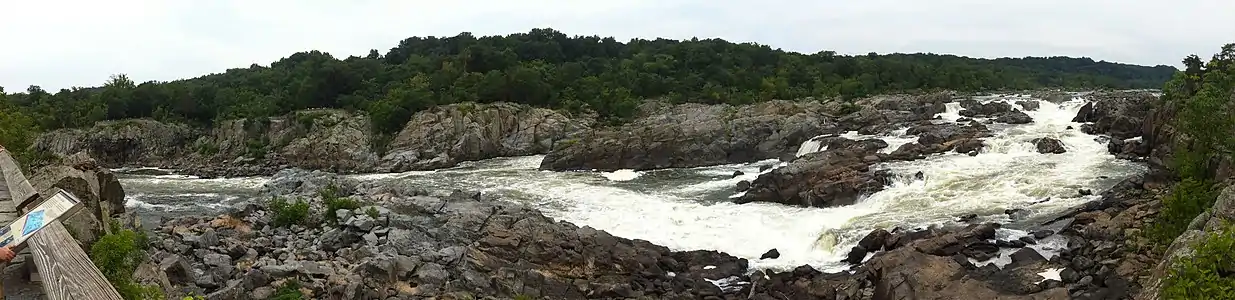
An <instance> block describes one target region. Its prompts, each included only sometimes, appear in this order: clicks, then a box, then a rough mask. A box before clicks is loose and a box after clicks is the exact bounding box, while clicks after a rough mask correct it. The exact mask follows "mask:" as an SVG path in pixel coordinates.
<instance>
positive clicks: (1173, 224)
mask: <svg viewBox="0 0 1235 300" xmlns="http://www.w3.org/2000/svg"><path fill="white" fill-rule="evenodd" d="M1217 197H1218V191H1215V190H1214V189H1213V184H1212V183H1210V182H1208V181H1201V180H1198V179H1196V178H1192V177H1186V178H1184V180H1183V181H1181V182H1179V183H1178V184H1176V185H1175V187H1174V188H1173V189H1172V190H1171V194H1170V195H1168V196H1166V198H1163V199H1162V211H1160V212H1158V217H1157V220H1155V221H1154V223H1153V225H1152V226H1150V227H1149V232H1148V233H1149V238H1150V240H1153V241H1157V244H1158V246H1160V247H1165V246H1169V245H1170V244H1171V241H1173V240H1175V237H1178V236H1179V235H1180V234H1182V233H1184V231H1185V230H1187V229H1188V224H1190V223H1192V219H1193V218H1196V216H1197V215H1200V214H1201V213H1203V212H1205V210H1207V209H1209V207H1210V206H1213V205H1214V200H1216V199H1217Z"/></svg>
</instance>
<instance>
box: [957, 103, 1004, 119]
mask: <svg viewBox="0 0 1235 300" xmlns="http://www.w3.org/2000/svg"><path fill="white" fill-rule="evenodd" d="M961 107H962V108H964V110H961V111H960V115H961V116H965V117H991V116H995V115H998V114H1000V113H1006V112H1010V111H1012V105H1010V104H1007V103H1004V102H999V101H994V102H987V103H981V102H978V101H975V100H965V101H961Z"/></svg>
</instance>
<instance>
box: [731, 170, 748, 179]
mask: <svg viewBox="0 0 1235 300" xmlns="http://www.w3.org/2000/svg"><path fill="white" fill-rule="evenodd" d="M742 175H746V173H743V172H742V171H733V176H729V178H737V177H738V176H742Z"/></svg>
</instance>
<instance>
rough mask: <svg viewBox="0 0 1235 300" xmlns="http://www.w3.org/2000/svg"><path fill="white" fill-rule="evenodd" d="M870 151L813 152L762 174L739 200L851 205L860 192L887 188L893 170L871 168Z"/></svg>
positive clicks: (815, 204) (803, 204)
mask: <svg viewBox="0 0 1235 300" xmlns="http://www.w3.org/2000/svg"><path fill="white" fill-rule="evenodd" d="M865 156H866V152H865V151H862V150H855V149H844V148H842V149H828V150H826V151H823V152H815V153H810V154H807V155H805V156H802V157H800V158H798V159H797V160H794V161H793V162H790V163H789V165H788V166H785V167H782V168H777V169H775V170H772V171H771V172H768V173H764V174H762V175H759V177H758V178H756V179H755V180H754V181H751V183H750V189H749V190H747V191H746V194H745V195H743V196H742V197H740V198H738V200H737V201H736V202H737V203H750V202H775V203H781V204H788V205H796V206H807V207H832V206H841V205H850V204H853V202H854V201H856V200H857V199H858V197H859V196H861V195H863V194H867V193H872V192H875V191H878V190H881V189H883V187H884V185H885V184H886V182H887V178H888V176H889V174H887V173H885V172H876V171H873V170H871V169H870V165H871V164H872V163H874V162H870V161H865V160H864V159H863V158H864V157H865Z"/></svg>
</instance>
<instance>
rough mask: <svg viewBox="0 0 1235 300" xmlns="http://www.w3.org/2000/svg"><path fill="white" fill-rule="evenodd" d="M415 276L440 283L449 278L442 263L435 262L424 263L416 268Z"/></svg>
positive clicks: (424, 280) (433, 282) (422, 279)
mask: <svg viewBox="0 0 1235 300" xmlns="http://www.w3.org/2000/svg"><path fill="white" fill-rule="evenodd" d="M416 277H418V278H420V280H421V281H423V282H427V283H432V284H441V283H445V282H446V280H448V279H450V273H446V270H445V269H443V268H442V265H439V264H436V263H426V264H424V265H421V266H420V268H418V269H416Z"/></svg>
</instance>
